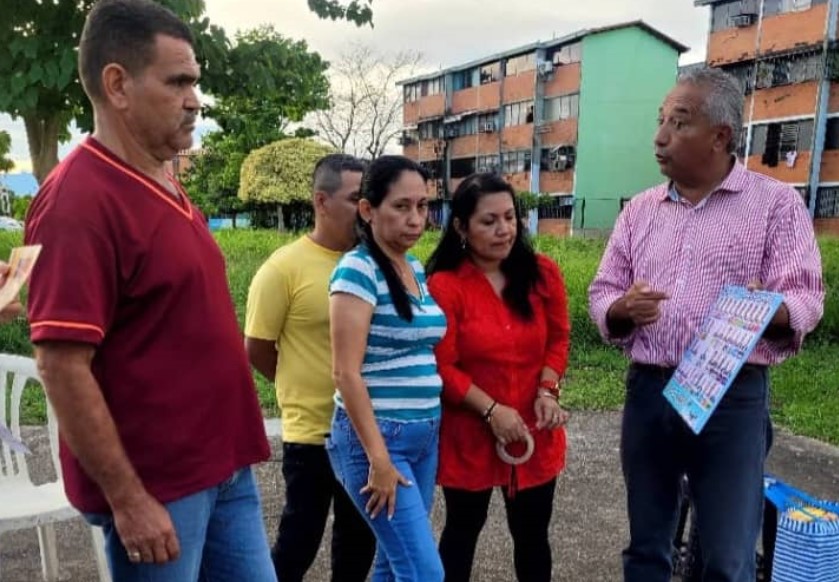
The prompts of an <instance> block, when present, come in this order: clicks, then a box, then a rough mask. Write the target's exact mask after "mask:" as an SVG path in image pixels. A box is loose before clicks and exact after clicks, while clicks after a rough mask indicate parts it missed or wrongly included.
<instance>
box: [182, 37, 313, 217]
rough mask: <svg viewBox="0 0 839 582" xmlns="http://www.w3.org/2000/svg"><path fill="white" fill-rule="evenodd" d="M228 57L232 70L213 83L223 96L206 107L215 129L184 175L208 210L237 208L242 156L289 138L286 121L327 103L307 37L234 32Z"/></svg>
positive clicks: (298, 118) (195, 197) (225, 211)
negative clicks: (303, 39) (215, 124)
mask: <svg viewBox="0 0 839 582" xmlns="http://www.w3.org/2000/svg"><path fill="white" fill-rule="evenodd" d="M227 59H228V63H229V64H228V67H229V69H230V71H231V74H230V75H229V77H228V78H227V79H226V80H225V82H224V86H220V87H217V89H218V90H219V92H220V94H221V95H222V96H220V97H218V98H217V99H216V100H215V103H214V104H213V105H210V106H207V107H205V109H204V116H205V117H210V118H212V119H213V120H214V121H215V122H216V123H217V124H218V125H219V129H218V130H217V131H214V132H211V133H209V134H207V135H205V136H204V137H203V139H202V143H201V146H202V151H201V154H200V155H198V156H196V157H195V159H194V166H193V167H192V169H191V170H190V171H189V173H188V174H187V177H186V180H185V186H186V188H187V190H188V191H189V193H190V196H191V198H192V199H193V201H195V202H196V203H197V204H198V205H199V206H200V207H201V209H202V210H203V211H204V212H205V213H206V214H216V213H222V214H231V213H235V212H237V211H238V210H240V209H241V207H242V202H241V200H239V198H238V197H237V194H238V190H239V176H240V173H241V166H242V162H243V161H244V159H245V157H246V156H247V155H248V154H249V153H250V152H251V151H252V150H254V149H256V148H260V147H262V146H265V145H267V144H269V143H272V142H275V141H278V140H280V139H283V138H285V137H288V135H287V132H288V127H289V124H290V123H292V122H299V121H302V120H303V117H304V116H305V115H306V114H307V113H309V112H310V111H313V110H315V109H319V108H322V107H325V106H326V104H327V101H326V96H327V92H328V89H329V84H328V81H327V79H326V76H325V74H324V73H325V71H326V68H327V63H326V62H325V61H323V60H322V59H321V58H320V56H319V55H318V54H317V53H313V52H309V50H308V46H307V44H306V43H305V41H292V40H289V39H287V38H284V37H283V36H282V35H280V34H279V33H277V32H276V31H275V30H274V29H273V28H272V27H270V26H263V27H260V28H257V29H254V30H250V31H247V32H244V33H240V34H238V35H237V37H236V43H235V45H234V46H233V47H232V48H231V50H230V52H229V54H228V56H227ZM304 133H305V132H304ZM309 133H310V132H309Z"/></svg>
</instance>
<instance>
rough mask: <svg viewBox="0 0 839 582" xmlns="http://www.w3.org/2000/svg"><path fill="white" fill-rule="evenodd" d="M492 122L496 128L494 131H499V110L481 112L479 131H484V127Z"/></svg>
mask: <svg viewBox="0 0 839 582" xmlns="http://www.w3.org/2000/svg"><path fill="white" fill-rule="evenodd" d="M490 123H491V124H492V126H493V127H494V128H495V129H494V130H493V131H498V112H497V111H493V112H492V113H481V114H480V115H478V131H484V128H485V127H487V125H488V124H490Z"/></svg>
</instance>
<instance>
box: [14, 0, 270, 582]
mask: <svg viewBox="0 0 839 582" xmlns="http://www.w3.org/2000/svg"><path fill="white" fill-rule="evenodd" d="M79 72H80V76H81V78H82V82H83V85H84V88H85V91H86V92H87V94H88V96H89V98H90V100H91V102H92V104H93V109H94V114H95V131H94V133H93V135H92V136H91V137H89V138H87V139H86V140H85V141H84V142H83V143H82V144H81V145H80V146H79V147H78V148H76V150H75V151H73V152H72V153H71V154H70V155H69V156H68V157H67V158H66V159H65V160H64V161H63V162H62V163H61V164H60V165H59V166H58V167H57V168H56V169H55V170H54V171H53V172H52V173H51V174H50V176H49V177H48V178H47V179H46V181H45V182H44V183H43V185H42V187H41V190H40V192H39V193H38V195H37V197H36V198H35V200H34V201H33V204H32V208H31V209H30V212H29V216H28V219H27V223H26V235H25V238H26V241H27V243H28V244H36V243H37V244H41V245H43V249H42V252H41V256H40V260H39V262H38V264H37V266H36V267H35V270H34V272H33V274H32V279H31V282H30V287H29V289H30V291H29V302H28V304H29V319H30V321H31V328H32V341H33V343H34V344H35V353H36V357H37V360H38V368H39V370H40V373H41V375H42V377H43V381H44V385H45V387H46V391H47V395H48V397H49V399H50V401H51V402H52V405H53V407H54V408H55V411H56V414H57V416H58V421H59V426H60V433H61V437H62V443H61V464H62V468H63V474H64V481H65V488H66V492H67V496H68V497H69V499H70V501H71V502H72V503H73V505H74V506H75V507H77V508H78V509H79V510H80V511H81V512H83V513H84V514H85V516H86V517H87V519H88V521H90V522H91V523H93V524H94V525H100V526H102V527H103V528H104V532H105V537H106V543H107V553H108V558H109V563H110V566H111V573H112V575H113V578H114V579H115V580H119V581H120V582H124V581H128V582H131V581H134V580H138V581H139V580H144V581H165V582H169V581H172V582H174V581H177V582H193V581H197V580H199V575H200V576H201V578H200V579H202V580H204V579H212V580H225V581H231V582H233V581H236V582H239V581H245V580H247V581H255V582H263V581H266V582H273V581H275V580H276V577H275V574H274V569H273V566H272V564H271V560H270V555H269V549H268V544H267V539H266V536H265V531H264V528H263V522H262V515H261V510H260V503H259V496H258V491H257V487H256V484H255V481H254V478H253V475H252V473H251V469H250V465H251V464H253V463H256V462H260V461H263V460H265V459H266V458H267V457H268V455H269V447H268V442H267V440H266V437H265V431H264V428H263V423H262V416H261V413H260V409H259V403H258V401H257V398H256V393H255V390H254V386H253V381H252V378H251V375H250V369H249V366H248V362H247V358H246V356H245V352H244V349H243V346H242V337H241V334H240V332H239V329H238V325H237V321H236V317H235V313H234V309H233V303H232V300H231V297H230V293H229V290H228V288H227V280H226V276H225V264H224V258H223V256H222V254H221V252H220V251H219V249H218V247H217V245H216V243H215V242H214V240H213V238H212V237H211V235H210V233H209V231H208V229H207V226H206V221H205V219H204V217H203V216H202V215H201V213H200V212H199V211H198V210H197V209H196V208H195V207H194V206H193V205H192V204H191V203H190V201H189V199H188V198H187V196H186V193H185V192H184V190H183V189H182V188H181V186H180V185H179V184H178V183H177V182H176V181H175V180H174V179H173V178H172V177H171V176H170V175H169V174H168V173H167V171H166V167H165V164H166V162H167V161H168V160H171V159H172V158H173V157H174V156H175V154H176V153H177V152H178V151H180V150H183V149H186V148H189V147H190V145H191V143H192V131H193V130H194V125H195V118H196V115H197V113H198V111H199V106H200V104H199V101H198V98H197V95H196V91H195V85H196V83H197V82H198V78H199V73H200V71H199V67H198V64H197V63H196V60H195V56H194V53H193V49H192V39H191V36H190V32H189V29H188V28H187V27H186V26H185V25H184V24H183V23H182V22H181V21H180V20H179V19H178V18H177V17H176V16H175V15H174V14H172V13H171V12H169V11H168V10H167V9H165V8H163V7H162V6H160V5H158V4H156V3H154V2H151V1H150V0H100V1H99V2H98V3H97V4H95V5H94V7H93V9H92V10H91V12H90V14H89V16H88V18H87V21H86V23H85V27H84V30H83V32H82V36H81V42H80V45H79ZM208 576H209V578H207V577H208Z"/></svg>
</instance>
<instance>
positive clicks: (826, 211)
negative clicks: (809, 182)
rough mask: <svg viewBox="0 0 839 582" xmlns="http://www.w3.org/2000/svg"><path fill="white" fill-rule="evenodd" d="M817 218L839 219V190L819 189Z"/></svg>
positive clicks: (817, 194)
mask: <svg viewBox="0 0 839 582" xmlns="http://www.w3.org/2000/svg"><path fill="white" fill-rule="evenodd" d="M815 217H816V218H839V188H833V187H831V188H819V190H818V192H817V193H816V212H815Z"/></svg>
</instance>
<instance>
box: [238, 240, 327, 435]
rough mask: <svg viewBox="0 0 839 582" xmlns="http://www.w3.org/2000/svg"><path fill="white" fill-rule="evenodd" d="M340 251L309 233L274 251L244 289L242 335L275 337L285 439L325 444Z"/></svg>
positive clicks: (276, 380) (276, 379) (255, 337)
mask: <svg viewBox="0 0 839 582" xmlns="http://www.w3.org/2000/svg"><path fill="white" fill-rule="evenodd" d="M342 254H343V253H341V252H338V251H331V250H329V249H326V248H324V247H321V246H319V245H317V244H315V242H314V241H312V239H310V238H309V237H308V236H303V237H301V238H299V239H298V240H296V241H295V242H293V243H291V244H289V245H286V246H284V247H282V248H280V249H278V250H276V251H275V252H274V254H272V255H271V256H270V257H269V258H268V260H267V261H265V263H264V264H263V265H262V266H261V267H260V268H259V271H257V273H256V275H255V276H254V278H253V281H252V282H251V287H250V291H249V292H248V306H247V315H246V317H245V335H246V336H248V337H251V338H254V339H262V340H271V341H275V342H276V345H277V352H278V353H279V357H278V358H277V371H276V376H275V385H276V390H277V404H278V405H279V407H280V411H281V416H282V422H283V441H285V442H291V443H302V444H323V442H324V439H325V437H326V434H327V433H328V432H329V425H330V421H331V419H332V411H333V407H334V404H333V400H332V397H333V395H334V394H335V388H334V384H333V382H332V349H331V346H330V341H329V277H330V276H331V275H332V271H333V270H334V269H335V265H337V264H338V259H340V258H341V255H342Z"/></svg>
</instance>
